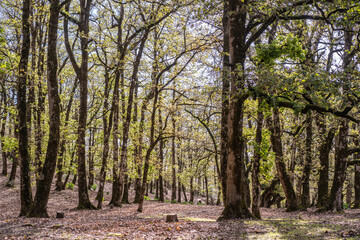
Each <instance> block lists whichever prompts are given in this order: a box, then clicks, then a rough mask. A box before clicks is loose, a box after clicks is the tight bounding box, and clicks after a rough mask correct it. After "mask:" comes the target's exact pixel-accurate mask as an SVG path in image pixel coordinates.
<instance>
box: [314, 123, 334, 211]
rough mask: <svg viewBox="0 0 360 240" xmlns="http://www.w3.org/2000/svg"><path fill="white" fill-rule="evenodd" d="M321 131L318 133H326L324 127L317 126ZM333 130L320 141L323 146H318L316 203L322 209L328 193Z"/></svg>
mask: <svg viewBox="0 0 360 240" xmlns="http://www.w3.org/2000/svg"><path fill="white" fill-rule="evenodd" d="M319 126H320V128H323V130H321V131H320V134H321V135H322V134H325V133H326V127H325V125H324V126H322V125H319ZM335 131H336V129H335V128H331V129H330V130H329V132H328V134H327V136H326V138H325V139H324V141H322V143H323V144H321V146H320V156H319V158H320V168H319V181H318V201H317V207H323V206H324V204H325V200H326V198H327V196H328V192H329V154H330V150H331V148H332V143H333V139H334V136H335Z"/></svg>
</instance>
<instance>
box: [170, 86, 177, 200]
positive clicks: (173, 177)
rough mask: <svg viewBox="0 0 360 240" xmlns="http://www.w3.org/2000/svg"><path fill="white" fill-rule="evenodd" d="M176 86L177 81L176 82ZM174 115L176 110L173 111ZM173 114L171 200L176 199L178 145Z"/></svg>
mask: <svg viewBox="0 0 360 240" xmlns="http://www.w3.org/2000/svg"><path fill="white" fill-rule="evenodd" d="M174 88H175V83H174ZM173 101H175V90H174V91H173ZM173 114H174V115H175V114H176V112H174V113H173ZM174 115H173V116H172V131H173V135H174V136H173V138H172V139H171V179H172V186H171V202H173V201H175V200H176V169H175V165H176V147H175V129H176V120H175V116H174Z"/></svg>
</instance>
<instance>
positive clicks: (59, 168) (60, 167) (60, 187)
mask: <svg viewBox="0 0 360 240" xmlns="http://www.w3.org/2000/svg"><path fill="white" fill-rule="evenodd" d="M78 85H79V81H78V80H77V79H75V82H74V85H73V87H72V90H71V94H70V99H69V103H68V105H67V107H66V114H65V123H64V127H65V128H66V127H67V126H68V124H69V119H70V113H71V107H72V103H73V100H74V94H75V91H76V89H77V86H78ZM39 117H41V115H39ZM39 126H41V124H39ZM40 131H41V130H40ZM40 139H42V137H41V138H40ZM40 144H41V143H40ZM65 145H66V136H65V135H64V136H63V137H62V140H61V142H60V152H59V157H58V163H57V174H56V183H55V185H56V188H55V190H57V191H61V190H63V189H65V186H64V183H63V182H62V177H63V174H64V170H63V162H64V155H65V151H66V149H65ZM40 146H41V145H40Z"/></svg>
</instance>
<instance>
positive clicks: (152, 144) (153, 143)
mask: <svg viewBox="0 0 360 240" xmlns="http://www.w3.org/2000/svg"><path fill="white" fill-rule="evenodd" d="M157 84H158V82H157V83H156V85H157ZM157 107H158V90H157V88H155V96H154V103H153V108H152V113H151V125H150V137H149V141H150V146H149V148H148V149H147V151H146V156H145V161H144V174H143V179H142V186H141V196H140V202H139V206H138V212H142V211H143V203H144V194H145V187H146V183H147V176H148V172H149V166H150V155H151V152H152V150H153V149H154V148H155V146H156V144H157V142H158V141H160V139H161V137H158V138H157V139H156V140H155V139H154V135H155V116H156V109H157Z"/></svg>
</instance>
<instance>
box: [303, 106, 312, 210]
mask: <svg viewBox="0 0 360 240" xmlns="http://www.w3.org/2000/svg"><path fill="white" fill-rule="evenodd" d="M311 145H312V116H311V112H308V113H307V115H306V139H305V165H304V170H303V176H302V181H301V183H302V194H301V206H302V208H304V209H306V208H308V207H310V173H311V159H312V155H311V154H312V153H311Z"/></svg>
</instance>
